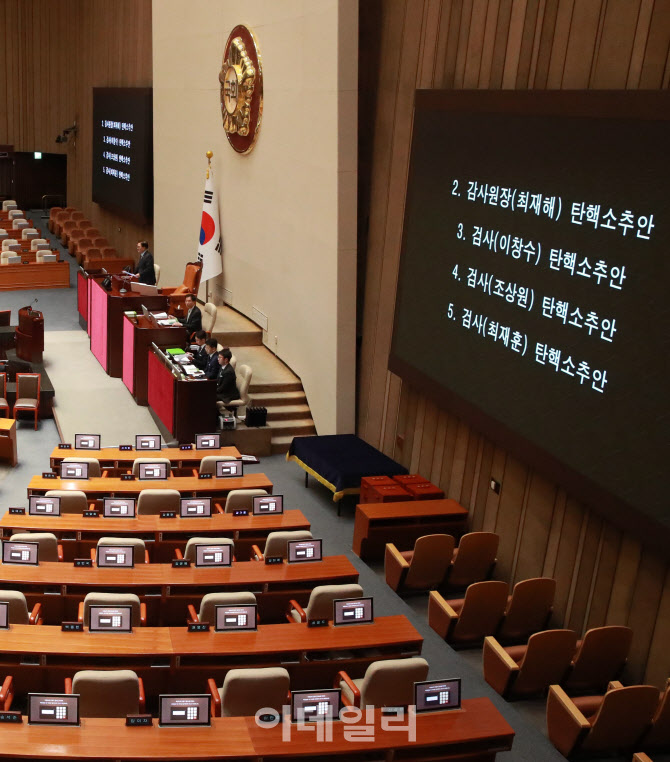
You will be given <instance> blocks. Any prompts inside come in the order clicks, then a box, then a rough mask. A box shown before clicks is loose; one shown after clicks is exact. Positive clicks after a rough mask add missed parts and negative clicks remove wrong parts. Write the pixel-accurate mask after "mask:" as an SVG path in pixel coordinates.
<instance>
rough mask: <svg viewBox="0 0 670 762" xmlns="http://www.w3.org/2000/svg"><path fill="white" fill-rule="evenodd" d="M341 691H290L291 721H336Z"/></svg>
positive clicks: (332, 689) (336, 689) (335, 689)
mask: <svg viewBox="0 0 670 762" xmlns="http://www.w3.org/2000/svg"><path fill="white" fill-rule="evenodd" d="M341 698H342V697H341V691H340V689H339V688H329V689H327V690H325V691H291V721H292V722H310V721H315V720H326V719H333V720H336V719H337V718H338V717H339V714H340V702H341Z"/></svg>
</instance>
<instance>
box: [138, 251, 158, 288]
mask: <svg viewBox="0 0 670 762" xmlns="http://www.w3.org/2000/svg"><path fill="white" fill-rule="evenodd" d="M137 253H138V254H139V255H140V258H139V259H138V260H137V264H136V265H135V269H134V271H133V272H135V273H136V274H137V275H139V276H140V277H139V282H140V283H146V284H147V286H155V285H156V272H155V271H154V255H153V254H152V253H151V252H150V251H149V243H148V242H147V241H138V242H137Z"/></svg>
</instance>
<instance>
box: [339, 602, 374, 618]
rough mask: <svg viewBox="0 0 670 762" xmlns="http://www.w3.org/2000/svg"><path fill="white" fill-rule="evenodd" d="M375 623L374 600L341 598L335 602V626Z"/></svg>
mask: <svg viewBox="0 0 670 762" xmlns="http://www.w3.org/2000/svg"><path fill="white" fill-rule="evenodd" d="M373 621H374V616H373V613H372V598H339V599H337V600H335V601H333V623H334V624H370V623H371V622H373Z"/></svg>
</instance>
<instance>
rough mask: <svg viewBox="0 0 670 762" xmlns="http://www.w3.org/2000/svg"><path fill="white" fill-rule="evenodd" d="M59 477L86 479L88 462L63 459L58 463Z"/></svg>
mask: <svg viewBox="0 0 670 762" xmlns="http://www.w3.org/2000/svg"><path fill="white" fill-rule="evenodd" d="M60 476H61V479H88V463H80V462H77V463H73V462H70V461H65V460H64V461H63V462H62V463H61V464H60Z"/></svg>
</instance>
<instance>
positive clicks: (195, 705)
mask: <svg viewBox="0 0 670 762" xmlns="http://www.w3.org/2000/svg"><path fill="white" fill-rule="evenodd" d="M211 700H212V697H211V696H210V695H209V693H193V694H191V695H182V696H178V695H162V696H159V697H158V724H159V725H211V724H212V721H211V716H210V712H211V708H210V703H211Z"/></svg>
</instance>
